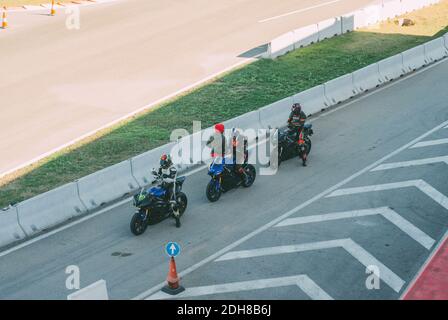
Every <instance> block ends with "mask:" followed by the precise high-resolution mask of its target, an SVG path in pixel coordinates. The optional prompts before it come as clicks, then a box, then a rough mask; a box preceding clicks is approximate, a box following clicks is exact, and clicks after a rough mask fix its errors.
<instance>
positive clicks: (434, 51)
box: [424, 37, 448, 63]
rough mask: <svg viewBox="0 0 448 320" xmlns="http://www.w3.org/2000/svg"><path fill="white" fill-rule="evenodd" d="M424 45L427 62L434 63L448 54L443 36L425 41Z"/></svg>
mask: <svg viewBox="0 0 448 320" xmlns="http://www.w3.org/2000/svg"><path fill="white" fill-rule="evenodd" d="M424 47H425V62H426V63H432V62H435V61H438V60H440V59H443V58H445V57H446V56H448V49H447V48H446V47H445V41H444V39H443V37H440V38H437V39H434V40H431V41H429V42H427V43H425V44H424Z"/></svg>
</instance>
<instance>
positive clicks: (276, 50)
mask: <svg viewBox="0 0 448 320" xmlns="http://www.w3.org/2000/svg"><path fill="white" fill-rule="evenodd" d="M294 41H295V39H294V32H293V31H290V32H287V33H285V34H282V35H281V36H279V37H277V38H275V39H273V40H272V41H271V42H270V44H269V49H268V50H269V56H270V57H271V59H275V58H277V57H279V56H281V55H284V54H286V53H288V52H289V51H292V50H294Z"/></svg>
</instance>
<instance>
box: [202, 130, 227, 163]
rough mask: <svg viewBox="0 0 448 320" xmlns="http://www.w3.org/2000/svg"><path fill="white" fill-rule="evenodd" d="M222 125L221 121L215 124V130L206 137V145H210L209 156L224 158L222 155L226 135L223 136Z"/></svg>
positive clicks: (224, 151)
mask: <svg viewBox="0 0 448 320" xmlns="http://www.w3.org/2000/svg"><path fill="white" fill-rule="evenodd" d="M224 130H225V128H224V125H223V124H222V123H217V124H215V132H214V133H213V134H212V136H211V137H210V138H209V139H208V141H207V143H206V145H207V147H210V148H211V149H212V150H211V157H212V158H216V157H222V158H223V159H224V155H225V153H226V137H225V136H224Z"/></svg>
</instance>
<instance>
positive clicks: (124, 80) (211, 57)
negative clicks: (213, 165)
mask: <svg viewBox="0 0 448 320" xmlns="http://www.w3.org/2000/svg"><path fill="white" fill-rule="evenodd" d="M369 2H372V1H371V0H356V1H355V0H339V1H329V0H283V1H275V0H231V1H208V0H185V1H174V0H169V1H158V0H120V1H116V2H112V3H105V4H98V5H92V6H87V7H81V9H80V10H81V11H80V29H79V30H68V29H67V28H66V27H65V22H66V19H67V17H68V15H66V14H65V12H64V10H58V12H57V14H56V16H54V17H49V16H48V15H47V13H46V12H47V11H48V10H46V11H37V12H36V11H32V12H28V13H18V12H10V13H9V15H8V19H9V24H10V28H9V29H7V30H2V32H0V55H1V57H2V61H7V63H3V64H2V66H1V74H2V76H1V77H0V97H1V99H0V107H1V113H0V123H1V126H0V150H2V156H1V157H0V176H1V175H2V174H5V173H6V172H9V171H11V170H13V169H15V168H17V167H20V166H22V165H24V164H26V163H29V162H32V161H33V160H36V159H38V158H39V157H41V156H42V155H45V154H47V153H49V152H50V153H51V152H52V151H54V150H55V149H57V148H60V147H61V146H64V145H66V144H68V143H70V142H72V141H74V140H76V139H78V138H80V137H83V136H85V135H87V134H89V133H92V132H93V131H95V130H97V129H98V128H101V127H103V126H105V125H107V124H110V123H111V122H113V121H116V120H117V119H121V118H123V117H125V116H126V115H129V114H130V113H132V112H135V111H137V110H139V109H141V108H142V107H144V106H148V105H150V104H152V103H154V102H156V101H158V100H160V99H162V98H164V97H167V96H169V95H171V94H174V93H176V92H178V91H179V90H181V89H183V88H186V87H188V86H190V85H192V84H194V83H196V82H198V81H201V80H203V79H205V78H207V77H210V76H212V75H214V74H216V73H218V72H221V71H223V70H225V69H227V68H229V67H231V66H234V65H236V64H238V63H244V62H245V61H250V59H251V57H252V56H253V54H254V52H256V53H260V51H259V50H258V51H257V50H255V51H251V50H252V49H254V48H257V47H259V46H262V45H264V44H266V43H268V42H269V41H270V40H271V39H273V38H274V37H276V36H278V35H280V34H282V33H284V32H287V31H290V30H293V29H295V28H298V27H300V26H305V25H308V24H311V23H316V22H318V21H321V20H323V19H326V18H329V17H332V16H335V15H339V14H342V13H346V12H349V11H351V10H354V9H356V8H359V7H362V6H363V5H365V4H366V3H369ZM316 6H317V7H316ZM285 14H286V15H285ZM269 18H273V19H270V20H268V21H265V22H260V21H262V20H265V19H269Z"/></svg>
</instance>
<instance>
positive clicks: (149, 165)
mask: <svg viewBox="0 0 448 320" xmlns="http://www.w3.org/2000/svg"><path fill="white" fill-rule="evenodd" d="M175 145H176V143H175V142H171V143H168V144H165V145H163V146H160V147H157V148H155V149H152V150H149V151H147V152H145V153H142V154H140V155H138V156H135V157H133V158H132V159H131V160H130V162H131V168H132V175H133V177H134V179H135V180H136V181H137V182H138V184H139V186H140V187H144V186H147V185H149V184H150V183H151V182H152V181H153V180H154V179H153V175H152V173H151V172H152V169H153V168H154V169H157V168H158V167H159V163H160V157H161V156H162V154H164V153H165V154H171V151H172V150H173V147H174V146H175Z"/></svg>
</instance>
